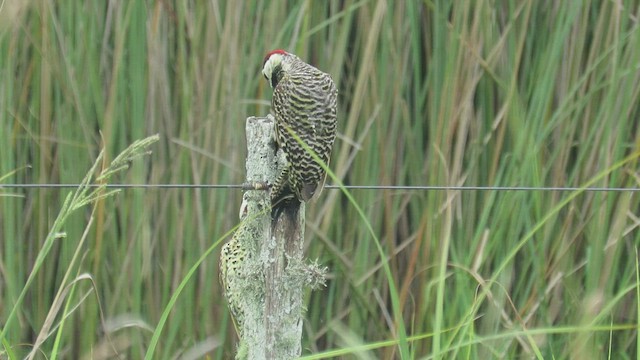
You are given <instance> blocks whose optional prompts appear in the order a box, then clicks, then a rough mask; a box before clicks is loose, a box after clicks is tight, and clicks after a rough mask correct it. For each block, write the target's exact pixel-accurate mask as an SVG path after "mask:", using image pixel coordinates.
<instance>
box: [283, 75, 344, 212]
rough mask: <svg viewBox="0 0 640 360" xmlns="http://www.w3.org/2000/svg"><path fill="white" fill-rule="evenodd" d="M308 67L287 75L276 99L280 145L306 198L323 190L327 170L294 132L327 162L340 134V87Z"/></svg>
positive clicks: (294, 185) (292, 180)
mask: <svg viewBox="0 0 640 360" xmlns="http://www.w3.org/2000/svg"><path fill="white" fill-rule="evenodd" d="M307 70H308V71H301V72H296V73H292V74H287V75H285V76H284V77H283V78H282V79H281V80H280V82H279V83H278V85H277V86H276V89H274V92H273V100H272V107H273V110H274V115H275V118H276V132H277V139H278V145H279V146H280V147H282V148H283V150H284V152H285V154H286V155H287V160H288V161H289V163H290V164H291V169H292V174H291V177H290V185H291V187H292V190H293V191H294V192H296V194H297V195H298V197H299V198H300V200H302V201H309V200H310V199H311V198H313V197H314V195H317V193H319V191H317V190H319V189H318V187H319V186H320V187H321V186H322V183H323V181H324V177H325V172H324V170H323V169H322V167H321V166H320V164H319V163H318V162H317V161H315V160H314V158H313V156H312V155H311V153H310V152H309V151H307V150H305V148H304V147H303V146H302V145H301V144H300V143H299V142H298V140H296V139H295V137H294V136H293V135H292V134H291V132H293V133H295V134H296V136H297V137H299V138H300V139H301V140H302V141H303V142H304V143H305V144H306V145H307V146H308V147H309V148H310V149H311V150H312V151H313V152H315V154H316V155H317V156H318V157H319V158H320V159H321V160H322V161H323V162H324V163H328V161H329V157H330V155H331V148H332V146H333V142H334V140H335V136H336V102H337V90H336V87H335V85H334V83H333V80H331V77H330V76H329V75H328V74H325V73H323V72H321V71H319V70H318V69H316V68H314V67H312V66H308V69H307Z"/></svg>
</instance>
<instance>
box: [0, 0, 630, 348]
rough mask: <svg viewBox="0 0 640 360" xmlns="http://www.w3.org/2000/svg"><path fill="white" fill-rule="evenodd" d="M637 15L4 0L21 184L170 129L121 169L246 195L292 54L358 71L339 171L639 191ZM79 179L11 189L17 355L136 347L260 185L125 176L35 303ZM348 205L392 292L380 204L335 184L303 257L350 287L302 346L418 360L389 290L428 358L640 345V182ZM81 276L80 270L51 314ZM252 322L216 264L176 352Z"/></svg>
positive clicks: (187, 315) (205, 273)
mask: <svg viewBox="0 0 640 360" xmlns="http://www.w3.org/2000/svg"><path fill="white" fill-rule="evenodd" d="M639 9H640V3H639V2H638V1H625V0H620V1H586V0H585V1H506V0H505V1H486V0H478V1H465V2H462V1H453V0H452V1H395V2H392V1H384V0H379V1H375V0H370V1H368V0H362V1H348V0H346V1H273V2H269V1H234V2H225V1H201V2H196V1H193V2H186V1H175V2H174V1H160V0H158V1H152V0H149V1H80V0H69V1H65V2H64V4H63V2H55V1H44V0H43V1H35V0H34V1H22V2H21V1H11V0H9V1H4V2H2V7H1V8H0V144H1V148H0V178H1V179H2V180H1V182H2V183H5V184H6V183H78V182H79V181H81V180H82V179H83V177H84V174H86V172H87V171H88V170H89V169H90V167H91V165H92V163H93V162H94V160H95V159H96V158H97V156H98V153H99V151H100V149H101V148H102V147H104V148H105V159H104V163H105V164H106V163H108V162H109V161H110V160H112V159H113V158H114V157H115V156H116V155H117V154H118V153H119V152H120V151H122V150H123V149H124V148H126V147H127V146H128V145H129V144H131V143H132V142H133V141H134V140H137V139H140V138H143V137H145V136H148V135H151V134H156V133H158V134H159V135H160V141H159V142H157V143H155V144H154V145H152V146H151V147H150V150H151V151H152V154H151V155H150V156H148V157H145V158H142V159H141V160H135V161H133V164H132V167H131V169H130V170H127V171H126V172H124V173H121V174H118V175H116V176H114V177H113V178H112V179H111V180H110V181H111V182H112V183H151V184H239V183H241V182H242V181H243V176H244V158H245V155H246V150H245V140H244V135H245V133H244V124H245V118H246V117H248V116H251V115H265V114H267V113H268V111H269V101H270V96H271V90H270V89H269V88H268V86H267V84H266V82H265V81H264V79H263V78H262V76H261V74H260V70H261V65H262V59H263V56H264V54H265V53H266V52H267V51H269V50H271V49H274V48H284V49H287V50H289V51H291V52H294V53H296V54H297V55H299V56H300V57H301V58H302V59H305V60H306V61H308V62H310V63H312V64H314V65H315V66H317V67H318V68H320V69H323V70H324V71H326V72H329V73H330V74H331V75H332V76H333V77H334V79H335V80H336V82H337V84H338V86H339V89H340V98H339V101H340V108H339V116H340V118H339V121H340V123H339V132H340V135H339V139H338V140H337V143H336V146H335V149H334V153H333V158H332V163H331V167H332V169H334V171H335V172H336V173H337V174H338V176H339V177H341V178H342V179H343V180H344V182H345V183H346V184H358V185H381V184H385V185H386V184H394V185H466V186H520V185H522V186H547V187H563V186H570V187H580V186H583V185H587V184H588V185H590V186H598V187H627V188H629V187H639V186H640V184H639V183H640V173H639V172H638V146H639V144H640V129H639V127H640V121H639V120H638V119H640V101H639V100H640V32H639V30H638V26H639V24H638V16H639V15H640V10H639ZM100 166H102V165H100ZM71 191H73V190H72V189H24V188H16V189H10V188H4V189H2V188H0V327H1V329H2V332H3V336H0V338H1V339H0V340H2V344H3V346H2V347H0V358H1V357H2V356H3V353H4V355H11V353H12V352H13V353H14V355H15V356H18V357H19V356H22V355H24V354H25V353H26V352H28V351H29V350H30V349H31V347H32V345H33V344H34V343H35V341H36V340H35V339H36V337H37V336H38V334H39V333H40V332H41V330H42V329H44V328H45V325H47V327H46V328H48V329H50V330H49V331H50V333H49V332H47V334H45V335H46V336H45V339H46V340H45V342H44V343H43V345H42V347H41V351H42V353H41V354H52V353H55V352H56V351H57V354H58V355H59V356H60V357H62V358H74V359H75V358H93V359H100V358H109V357H111V356H113V355H112V353H111V351H113V349H114V348H115V349H117V350H118V351H119V352H120V353H121V354H124V355H126V357H127V358H133V359H137V358H141V357H142V356H144V354H145V353H146V352H147V348H148V345H149V342H150V338H151V334H152V332H153V330H154V329H155V327H156V324H157V323H158V321H159V319H160V316H161V313H162V311H163V309H164V307H165V306H166V304H167V302H168V300H169V297H170V296H171V295H172V294H173V293H174V292H175V290H176V287H177V285H178V284H179V282H180V281H181V280H182V279H183V278H184V277H185V275H186V272H187V270H188V268H189V267H190V266H192V265H193V264H194V263H195V261H196V260H197V259H198V257H199V256H201V254H203V252H204V251H206V249H208V248H210V247H211V246H212V245H213V244H214V243H215V242H216V241H217V240H219V239H220V238H221V236H223V234H225V233H226V232H227V231H228V230H229V229H231V228H232V227H233V226H234V225H235V224H236V223H237V221H238V215H237V214H238V206H239V204H240V200H241V192H240V191H239V190H230V189H223V190H213V189H128V190H124V191H123V192H122V193H121V194H119V195H118V196H116V197H111V198H108V199H104V200H100V201H97V202H96V203H95V212H93V215H94V220H93V223H92V224H91V226H90V228H89V232H88V234H87V238H86V241H84V242H81V241H80V240H81V238H82V235H83V232H84V231H85V228H86V227H87V224H88V221H89V217H90V214H91V213H92V212H91V209H92V207H85V208H83V209H81V210H78V211H76V212H74V213H73V214H72V216H70V217H69V218H68V219H67V220H66V221H65V223H64V225H63V226H62V230H63V231H64V232H65V233H66V236H64V237H57V238H55V241H53V243H52V244H53V246H52V247H51V249H50V252H49V253H47V256H46V258H45V259H44V262H43V263H42V267H41V269H40V270H39V271H38V273H37V274H36V276H35V278H34V281H33V282H32V283H30V284H29V287H28V288H27V291H26V296H25V297H24V299H23V301H22V302H21V303H20V304H19V305H18V306H16V305H15V304H16V301H17V299H18V296H19V294H20V292H21V291H22V290H23V288H24V287H25V283H26V279H27V277H28V275H29V274H30V272H31V269H32V268H33V266H34V263H35V259H36V256H37V255H38V254H39V253H41V252H42V248H43V244H44V241H45V239H46V238H47V234H48V233H49V231H50V230H51V229H52V225H53V223H54V220H55V219H56V216H57V215H58V212H59V211H60V209H61V208H62V206H63V204H62V202H63V200H64V198H65V196H66V195H67V194H68V193H70V192H71ZM352 194H353V196H354V197H355V199H356V200H357V202H358V204H359V205H360V206H361V207H362V208H363V209H364V211H365V214H366V221H368V222H370V223H371V225H372V226H373V229H374V233H375V234H376V235H377V237H378V238H379V239H380V242H381V244H382V246H383V249H384V251H385V253H386V254H387V256H388V259H389V261H390V266H391V270H392V274H393V278H394V281H395V282H396V284H397V286H398V290H397V291H396V292H390V291H389V285H388V284H389V279H388V278H387V277H386V276H385V274H384V272H383V271H382V267H381V258H380V257H379V256H378V252H377V250H376V247H375V245H374V241H373V239H372V237H371V235H370V234H369V233H368V231H367V228H366V226H365V225H366V224H365V219H362V218H361V217H359V216H358V215H357V213H356V212H355V211H354V209H353V207H352V206H351V205H350V204H349V203H348V202H347V201H346V200H345V199H346V198H345V197H344V195H343V194H341V193H340V191H337V190H327V191H325V192H324V193H323V196H322V197H321V199H320V200H319V201H318V202H317V203H315V204H313V205H311V206H309V207H308V213H307V223H308V227H307V240H308V248H307V253H308V256H309V258H312V259H314V258H319V260H320V262H321V263H323V264H325V265H327V266H328V267H329V268H330V278H329V281H328V284H327V287H326V289H324V290H321V291H317V292H314V293H311V294H309V297H308V312H307V314H306V321H305V323H304V343H303V347H304V349H305V354H319V353H321V352H323V351H326V350H339V351H343V352H355V353H358V355H357V356H358V357H359V358H363V359H368V358H371V359H375V358H394V357H399V355H398V354H399V353H398V351H399V350H398V347H397V346H396V345H394V344H393V343H384V341H387V340H393V339H396V338H397V337H398V336H401V337H402V332H401V331H398V329H397V326H398V321H397V319H396V318H394V317H393V315H392V310H391V300H390V299H391V298H392V297H395V298H396V299H397V300H399V303H400V306H401V309H402V314H403V316H404V324H405V325H406V333H407V335H408V336H409V338H408V341H409V351H410V357H412V358H422V357H427V358H430V357H434V358H440V357H444V358H469V359H479V358H515V357H524V358H530V357H532V356H533V357H538V358H552V357H553V358H556V359H561V358H576V359H586V358H596V359H602V358H607V357H610V358H616V359H624V358H636V356H637V349H638V341H639V340H638V334H637V332H638V316H639V314H638V308H639V307H640V300H639V295H638V283H639V282H638V272H637V264H638V262H637V249H638V247H639V245H640V229H639V228H640V201H639V198H638V195H639V194H637V193H632V192H569V191H552V192H542V191H462V192H461V191H401V190H384V191H371V190H353V191H352ZM54 235H55V234H54ZM218 247H219V246H218ZM77 250H80V255H81V256H80V258H78V259H76V260H74V258H73V256H74V253H75V252H76V251H77ZM217 250H218V249H216V251H217ZM66 272H70V273H71V274H72V278H71V279H74V278H75V279H77V280H78V281H76V282H74V283H73V284H74V285H75V287H73V289H74V291H71V292H69V293H66V297H64V300H63V301H64V304H65V305H64V306H62V308H59V309H55V307H54V306H53V304H54V303H57V302H56V301H54V298H55V296H56V294H57V293H58V292H59V291H61V289H63V288H65V287H67V286H68V285H69V284H71V280H69V279H65V278H64V275H65V273H66ZM81 274H85V275H88V276H85V277H82V276H81ZM12 310H16V311H17V312H16V315H17V316H15V317H14V318H13V319H11V320H10V321H9V322H8V323H7V321H8V316H9V313H10V312H11V311H12ZM49 311H53V315H54V317H53V319H54V322H53V323H52V324H46V322H45V319H46V318H47V314H48V313H49ZM63 313H64V314H65V315H63ZM63 319H65V322H64V324H63V325H64V326H60V327H56V326H57V325H58V324H59V323H60V322H61V320H63ZM232 328H233V327H232V325H231V323H230V320H229V316H228V312H227V308H226V305H225V301H224V299H223V297H222V296H221V289H220V285H219V284H218V258H217V253H214V254H212V255H211V256H210V257H208V258H207V260H206V261H205V262H204V263H203V264H202V265H201V266H200V267H199V268H198V271H197V274H196V276H194V277H193V278H192V279H191V280H190V281H189V283H188V285H187V287H186V288H185V290H184V291H183V293H182V294H181V295H180V297H179V298H178V302H177V303H176V304H175V307H174V308H173V310H172V312H171V313H170V316H169V318H168V321H167V324H166V326H165V328H164V329H163V331H162V333H161V338H160V341H159V343H158V348H157V350H156V358H161V359H169V358H174V357H175V356H179V355H181V354H185V353H186V354H200V352H199V351H200V350H201V349H204V350H202V351H203V352H206V353H207V354H208V355H207V356H209V358H212V359H224V358H229V357H230V356H232V354H233V351H234V347H235V341H236V340H235V335H234V333H233V329H232ZM107 334H108V336H107ZM365 344H368V345H370V346H371V347H372V349H370V350H366V351H365V350H362V347H359V346H360V345H365ZM54 348H55V349H56V351H54V350H53V349H54ZM339 351H338V352H336V353H333V355H330V354H326V355H325V356H327V357H328V356H338V354H339ZM405 355H406V354H405ZM316 356H317V357H318V358H319V357H321V356H322V355H316ZM346 357H347V358H351V357H353V355H349V356H346Z"/></svg>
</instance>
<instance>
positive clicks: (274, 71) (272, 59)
mask: <svg viewBox="0 0 640 360" xmlns="http://www.w3.org/2000/svg"><path fill="white" fill-rule="evenodd" d="M292 58H295V56H291V54H289V53H288V52H286V51H284V50H281V49H278V50H273V51H271V52H269V53H268V54H267V56H265V57H264V63H263V64H262V74H263V75H264V77H265V79H267V81H268V82H269V85H271V87H272V88H274V89H275V87H276V86H277V85H278V82H280V79H282V77H283V76H284V73H285V72H286V71H288V70H289V63H290V62H291V60H292Z"/></svg>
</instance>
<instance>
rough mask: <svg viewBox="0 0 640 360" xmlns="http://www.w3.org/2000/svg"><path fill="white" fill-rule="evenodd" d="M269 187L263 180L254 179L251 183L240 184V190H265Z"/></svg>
mask: <svg viewBox="0 0 640 360" xmlns="http://www.w3.org/2000/svg"><path fill="white" fill-rule="evenodd" d="M270 188H271V185H269V183H267V182H265V181H255V182H251V183H244V184H242V190H263V191H267V190H269V189H270Z"/></svg>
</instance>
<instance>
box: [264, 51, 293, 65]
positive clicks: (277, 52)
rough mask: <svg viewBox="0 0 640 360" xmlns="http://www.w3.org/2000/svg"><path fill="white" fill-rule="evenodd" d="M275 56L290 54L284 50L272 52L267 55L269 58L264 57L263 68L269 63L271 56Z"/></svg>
mask: <svg viewBox="0 0 640 360" xmlns="http://www.w3.org/2000/svg"><path fill="white" fill-rule="evenodd" d="M273 54H280V55H287V54H288V52H286V51H284V50H282V49H276V50H271V51H269V52H268V53H267V56H265V57H264V60H263V61H262V66H263V67H264V64H265V63H266V62H267V60H269V58H270V57H271V55H273Z"/></svg>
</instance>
